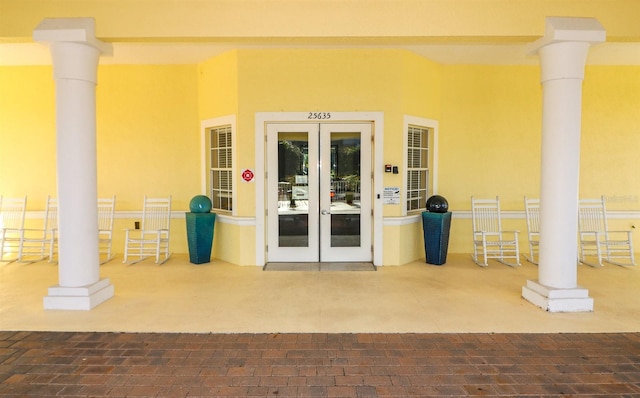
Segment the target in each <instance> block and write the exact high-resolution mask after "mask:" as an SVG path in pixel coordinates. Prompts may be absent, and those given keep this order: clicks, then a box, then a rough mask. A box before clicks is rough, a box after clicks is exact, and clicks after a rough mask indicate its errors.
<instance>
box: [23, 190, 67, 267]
mask: <svg viewBox="0 0 640 398" xmlns="http://www.w3.org/2000/svg"><path fill="white" fill-rule="evenodd" d="M57 232H58V200H57V199H56V198H52V197H50V196H47V204H46V208H45V211H44V221H43V227H42V228H41V229H33V228H25V229H23V233H22V237H21V239H20V247H19V249H18V261H19V262H28V263H33V262H36V261H40V260H44V259H45V258H47V257H49V261H52V257H53V253H54V251H55V248H54V246H55V245H56V244H57V241H58V239H57ZM47 248H48V249H49V250H48V251H47Z"/></svg>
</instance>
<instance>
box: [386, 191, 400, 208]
mask: <svg viewBox="0 0 640 398" xmlns="http://www.w3.org/2000/svg"><path fill="white" fill-rule="evenodd" d="M382 204H385V205H399V204H400V188H399V187H384V191H383V193H382Z"/></svg>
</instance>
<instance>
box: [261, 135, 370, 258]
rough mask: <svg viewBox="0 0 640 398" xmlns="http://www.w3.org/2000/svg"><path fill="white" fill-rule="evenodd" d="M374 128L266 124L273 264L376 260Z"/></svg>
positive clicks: (269, 215)
mask: <svg viewBox="0 0 640 398" xmlns="http://www.w3.org/2000/svg"><path fill="white" fill-rule="evenodd" d="M370 137H371V125H370V124H361V123H360V124H356V123H340V124H322V125H318V124H269V125H268V126H267V157H268V171H267V186H268V210H267V224H268V237H267V242H268V251H267V255H268V261H271V262H274V261H278V262H317V261H371V259H372V257H371V138H370Z"/></svg>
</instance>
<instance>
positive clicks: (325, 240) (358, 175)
mask: <svg viewBox="0 0 640 398" xmlns="http://www.w3.org/2000/svg"><path fill="white" fill-rule="evenodd" d="M320 152H321V154H320V158H321V168H320V169H321V172H320V195H321V199H320V209H321V214H320V241H321V242H320V259H321V261H371V259H372V252H371V125H369V124H362V123H339V124H323V125H321V126H320Z"/></svg>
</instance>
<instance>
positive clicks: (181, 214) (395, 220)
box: [25, 210, 640, 227]
mask: <svg viewBox="0 0 640 398" xmlns="http://www.w3.org/2000/svg"><path fill="white" fill-rule="evenodd" d="M185 213H186V212H185V211H172V212H171V218H176V219H179V218H185ZM420 216H421V215H420V214H413V215H410V216H403V217H384V218H383V220H382V225H384V226H400V225H409V224H413V223H416V222H421V221H422V219H421V217H420ZM451 216H452V217H453V218H461V219H471V211H468V210H463V211H454V212H453V214H452V215H451ZM113 217H114V218H117V219H131V218H142V211H116V212H115V214H114V216H113ZM607 217H608V218H609V219H610V220H637V219H640V210H627V211H619V210H615V211H607ZM25 218H27V219H31V220H33V219H38V218H40V219H42V218H44V211H27V212H26V213H25ZM502 218H508V219H523V220H524V219H525V218H526V217H525V213H524V211H503V212H502ZM216 220H217V221H219V222H221V223H224V224H232V225H238V226H241V227H251V226H255V225H256V218H255V217H235V216H229V215H226V214H218V215H217V216H216Z"/></svg>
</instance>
